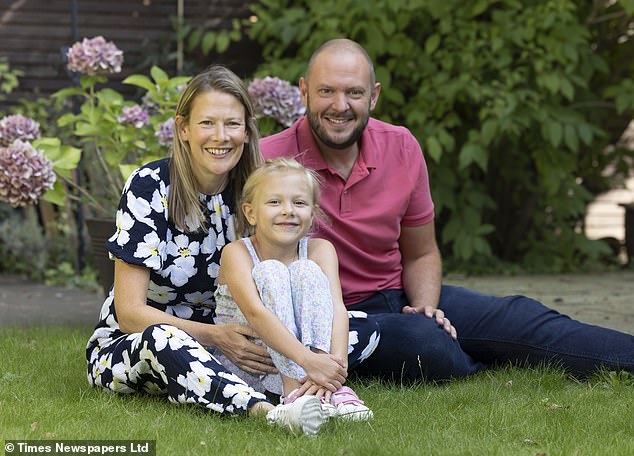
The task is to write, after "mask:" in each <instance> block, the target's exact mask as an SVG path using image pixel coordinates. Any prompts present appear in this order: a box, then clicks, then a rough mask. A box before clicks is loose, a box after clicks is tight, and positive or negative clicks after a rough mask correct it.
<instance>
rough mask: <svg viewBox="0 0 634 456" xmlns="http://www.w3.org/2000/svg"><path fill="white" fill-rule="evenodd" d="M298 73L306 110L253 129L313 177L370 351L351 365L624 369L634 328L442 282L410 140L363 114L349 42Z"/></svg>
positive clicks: (632, 367)
mask: <svg viewBox="0 0 634 456" xmlns="http://www.w3.org/2000/svg"><path fill="white" fill-rule="evenodd" d="M299 84H300V92H301V96H302V101H303V102H304V104H305V105H306V108H307V114H306V116H305V117H303V118H302V119H300V120H299V121H297V122H296V123H295V124H294V125H292V126H291V127H290V128H289V129H287V130H285V131H283V132H281V133H278V134H276V135H273V136H271V137H268V138H264V139H263V140H262V141H261V149H262V153H263V155H264V157H265V158H273V157H278V156H289V157H295V158H296V159H297V160H298V161H300V162H301V163H303V164H304V165H305V166H307V167H309V168H312V169H315V170H316V171H318V172H319V174H320V175H321V177H322V179H323V182H324V188H323V194H322V199H321V206H322V208H323V210H324V211H325V212H326V214H327V215H328V217H329V219H330V223H328V224H321V226H320V227H319V230H318V233H317V234H316V235H317V236H319V237H323V238H325V239H328V240H330V241H331V242H332V243H333V244H334V245H335V247H336V249H337V253H338V255H339V262H340V275H341V284H342V289H343V293H344V301H345V303H346V306H347V308H348V310H349V311H353V312H351V313H350V315H351V319H350V335H351V337H350V341H351V344H353V347H354V349H355V350H362V349H363V350H364V351H365V352H366V353H365V355H366V356H369V357H368V358H367V359H366V360H365V361H363V362H362V363H361V364H360V365H358V366H350V367H351V368H355V369H356V372H358V373H360V374H369V375H380V376H388V377H395V378H404V379H418V378H425V379H428V380H440V379H448V378H455V377H461V376H465V375H468V374H471V373H474V372H477V371H478V370H480V369H482V368H484V367H486V366H487V365H490V364H492V363H495V362H505V361H513V362H525V361H527V362H529V363H530V364H537V363H539V362H542V361H551V362H555V363H557V364H560V365H561V366H563V367H565V368H566V369H567V370H568V371H569V372H571V373H572V374H575V375H587V374H589V373H591V372H593V371H595V370H596V369H597V368H598V367H599V366H602V365H603V366H605V367H608V368H610V369H626V370H629V371H634V336H631V335H628V334H624V333H620V332H617V331H613V330H610V329H606V328H599V327H596V326H591V325H587V324H583V323H580V322H577V321H574V320H571V319H570V318H569V317H567V316H565V315H561V314H559V313H558V312H556V311H554V310H552V309H549V308H547V307H545V306H543V305H542V304H540V303H538V302H537V301H535V300H532V299H530V298H527V297H524V296H512V297H505V298H498V297H493V296H486V295H483V294H480V293H477V292H474V291H471V290H467V289H464V288H460V287H451V286H442V285H441V275H442V274H441V271H442V267H441V258H440V253H439V250H438V247H437V245H436V241H435V232H434V222H433V218H434V206H433V203H432V200H431V195H430V191H429V182H428V175H427V169H426V166H425V162H424V159H423V155H422V151H421V148H420V146H419V145H418V143H417V141H416V139H415V138H414V137H413V135H412V134H411V133H410V132H409V131H408V130H407V129H405V128H403V127H396V126H393V125H390V124H387V123H384V122H380V121H378V120H376V119H372V118H370V113H371V111H372V110H373V109H374V107H375V106H376V103H377V100H378V97H379V94H380V91H381V85H380V83H378V82H376V81H375V79H374V69H373V66H372V62H371V59H370V58H369V56H368V54H367V53H366V52H365V50H364V49H363V48H362V47H361V46H360V45H358V44H357V43H355V42H353V41H350V40H345V39H337V40H332V41H328V42H327V43H325V44H323V45H322V46H321V47H320V48H319V49H317V51H315V53H314V54H313V56H312V57H311V59H310V61H309V63H308V67H307V70H306V74H305V76H304V77H303V78H301V79H300V81H299ZM354 311H356V312H354ZM366 314H367V315H366ZM357 339H358V340H359V342H358V343H356V344H355V342H356V341H357ZM375 346H376V349H375V350H374V351H373V352H372V350H373V349H374V348H375ZM362 358H364V357H362Z"/></svg>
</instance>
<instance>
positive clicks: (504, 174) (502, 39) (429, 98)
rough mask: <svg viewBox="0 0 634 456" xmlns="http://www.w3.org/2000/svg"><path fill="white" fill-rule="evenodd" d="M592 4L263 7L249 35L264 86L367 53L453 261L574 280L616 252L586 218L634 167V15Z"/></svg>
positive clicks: (273, 3) (429, 1)
mask: <svg viewBox="0 0 634 456" xmlns="http://www.w3.org/2000/svg"><path fill="white" fill-rule="evenodd" d="M578 3H579V2H574V1H572V0H542V1H533V0H478V1H474V2H466V3H465V2H462V1H459V0H417V1H411V0H376V1H373V2H359V1H356V0H323V1H320V2H312V1H309V0H262V1H261V2H258V3H256V4H254V5H252V7H251V9H252V11H253V13H254V15H255V16H256V17H257V20H253V19H252V20H249V21H244V22H243V24H242V25H243V27H244V28H243V33H246V34H248V36H249V37H250V38H251V39H253V40H256V41H257V42H258V43H260V44H261V45H262V46H263V58H264V60H265V62H264V64H262V65H261V66H260V67H259V68H258V71H257V72H256V75H272V76H279V77H281V78H284V79H287V80H291V81H295V80H297V78H298V77H299V76H300V75H301V74H302V72H303V71H304V69H305V65H306V62H307V61H308V58H309V57H310V55H311V53H312V52H313V51H314V50H315V49H316V48H317V47H318V46H319V45H320V44H322V43H323V42H324V41H326V40H328V39H331V38H338V37H348V38H351V39H354V40H356V41H358V42H359V43H361V44H362V45H363V46H364V47H365V49H366V50H367V51H368V53H369V54H370V56H371V58H372V59H373V61H374V62H375V69H376V74H377V80H378V81H380V82H381V83H382V92H381V100H380V102H379V106H378V108H377V110H376V111H375V113H374V115H375V116H376V117H378V118H381V119H383V120H386V121H389V122H393V123H396V124H400V125H405V126H407V127H408V128H410V129H411V131H412V132H413V133H414V134H415V135H416V137H417V138H418V139H419V141H420V143H421V145H422V146H423V150H424V153H425V156H426V160H427V164H428V167H429V171H430V176H431V183H432V192H433V196H434V200H435V203H436V214H437V229H438V236H439V243H440V245H441V248H442V250H443V252H444V254H445V255H446V256H450V257H452V258H453V260H455V261H456V262H457V263H459V264H461V265H462V266H463V267H464V268H468V267H469V265H471V264H477V265H478V266H477V267H478V268H480V267H482V265H483V264H484V265H486V264H493V263H495V262H496V261H499V260H501V261H505V262H512V263H521V264H523V265H524V267H526V268H528V269H539V270H554V271H562V270H569V269H574V268H576V267H578V266H579V265H580V264H583V263H585V262H588V261H595V260H597V259H598V258H599V256H600V255H601V254H604V253H605V252H606V247H605V246H604V245H603V244H602V243H597V242H593V241H588V239H586V238H585V236H584V235H583V226H582V222H583V218H584V213H585V209H586V205H587V203H588V202H589V201H590V200H591V198H592V197H593V195H594V194H595V193H597V192H598V191H601V190H604V189H606V188H607V187H608V186H609V185H611V183H613V182H614V181H615V180H616V181H618V179H622V178H623V177H624V175H625V173H626V172H627V169H628V166H627V165H628V163H630V160H631V158H632V151H631V150H627V149H625V148H623V147H621V146H619V145H618V138H619V137H620V135H621V134H622V132H623V130H624V129H625V126H626V125H627V123H628V122H629V120H630V119H631V118H632V116H633V115H634V96H633V95H632V93H634V90H633V89H634V86H633V84H634V80H633V79H632V62H633V61H632V59H631V56H632V55H633V54H634V40H632V37H631V33H629V32H628V30H629V27H631V24H632V22H633V17H632V15H633V14H634V2H632V1H631V0H628V1H620V2H598V1H597V2H584V3H581V4H578ZM626 56H629V57H626ZM608 146H611V147H608ZM610 179H611V180H612V182H610Z"/></svg>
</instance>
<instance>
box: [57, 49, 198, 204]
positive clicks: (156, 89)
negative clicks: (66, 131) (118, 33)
mask: <svg viewBox="0 0 634 456" xmlns="http://www.w3.org/2000/svg"><path fill="white" fill-rule="evenodd" d="M67 57H68V68H69V69H71V70H72V71H76V72H79V73H81V77H80V86H79V87H71V88H67V89H63V90H60V91H59V92H57V93H56V94H54V97H56V98H57V99H59V100H70V99H71V98H72V97H78V98H80V99H81V100H82V104H81V108H80V110H79V112H78V113H76V114H74V113H69V114H66V115H63V116H61V117H60V118H59V119H58V122H57V123H58V125H59V126H60V127H62V128H71V129H72V133H73V135H74V136H75V137H77V138H78V139H79V146H80V148H81V151H82V155H83V156H84V157H85V158H86V160H84V161H83V163H85V165H84V168H86V172H85V174H86V176H84V179H83V183H82V184H81V186H79V187H78V186H77V185H76V180H74V179H65V182H66V183H67V184H68V185H70V186H71V187H75V188H76V189H77V190H79V191H80V192H81V193H82V194H83V195H84V196H85V198H86V199H87V201H88V203H89V205H90V207H91V208H92V209H93V212H94V214H93V215H98V216H111V215H112V214H114V213H115V209H116V204H117V202H118V200H119V197H120V194H121V189H122V188H123V184H124V182H125V179H126V178H127V177H128V175H129V174H130V173H131V172H132V171H133V170H134V169H135V168H137V167H138V166H140V165H142V164H144V163H147V162H149V161H152V160H156V159H158V158H161V157H164V156H166V155H168V154H169V152H170V146H171V140H172V138H173V133H172V132H171V130H170V128H173V117H174V110H175V107H176V102H177V100H178V96H179V94H180V90H181V89H182V87H183V86H184V84H186V83H187V81H188V80H189V79H190V78H189V77H175V78H171V79H170V78H169V77H168V75H167V74H166V73H165V72H164V71H163V70H161V69H160V68H158V67H153V68H152V69H151V72H150V73H151V78H150V77H147V76H145V75H133V76H129V77H128V78H126V79H124V81H123V83H124V84H132V85H135V86H137V87H140V88H141V89H143V90H144V91H145V93H144V95H143V103H142V104H141V105H140V104H138V103H135V102H132V101H129V100H126V99H125V98H124V97H123V95H121V94H120V93H118V92H117V91H115V90H113V89H111V88H108V87H105V88H102V86H103V84H105V83H106V82H107V81H108V79H107V75H108V74H113V73H117V72H119V71H121V64H122V62H123V53H122V52H121V51H120V50H119V49H118V48H117V47H116V46H115V45H114V44H113V43H111V42H107V41H106V40H105V39H104V38H103V37H96V38H92V39H87V38H86V39H84V40H83V41H81V42H78V43H75V44H74V45H73V46H72V47H71V48H70V49H69V51H68V54H67ZM60 190H61V193H59V194H57V195H55V198H54V199H56V200H58V201H63V200H64V197H65V193H64V192H63V189H60Z"/></svg>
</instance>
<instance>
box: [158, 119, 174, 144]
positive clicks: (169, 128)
mask: <svg viewBox="0 0 634 456" xmlns="http://www.w3.org/2000/svg"><path fill="white" fill-rule="evenodd" d="M154 136H156V137H157V138H158V143H159V144H160V145H161V146H169V147H172V146H173V144H174V118H173V117H170V118H169V119H167V120H166V121H165V122H163V123H161V124H159V126H158V129H157V130H156V132H155V133H154Z"/></svg>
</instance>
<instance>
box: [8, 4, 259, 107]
mask: <svg viewBox="0 0 634 456" xmlns="http://www.w3.org/2000/svg"><path fill="white" fill-rule="evenodd" d="M177 3H178V1H177V0H108V1H103V0H76V5H77V16H76V17H77V21H76V24H77V34H78V37H79V39H81V38H83V37H93V36H97V35H102V36H104V37H105V38H106V39H107V40H108V41H113V42H114V43H115V44H116V45H117V47H119V48H120V49H121V50H123V51H124V58H125V61H124V67H123V71H122V72H121V73H120V74H118V75H115V76H113V77H111V78H110V80H111V81H112V83H113V85H114V86H115V88H116V89H117V90H120V91H122V92H123V93H126V92H129V91H130V90H132V89H131V88H130V87H129V86H124V85H118V82H120V81H121V80H122V79H123V78H125V77H126V76H128V75H129V74H131V73H136V72H141V70H142V68H141V67H142V66H144V65H145V68H143V70H145V71H147V68H148V64H149V63H150V62H151V61H152V60H156V61H162V62H166V61H167V56H166V54H167V52H168V51H167V46H166V43H167V42H168V40H169V39H170V38H171V37H173V36H174V27H173V25H172V18H174V17H176V14H177ZM248 3H249V2H248V1H246V0H207V1H202V0H185V1H184V21H185V23H187V24H190V25H194V26H198V25H205V26H206V27H208V28H210V29H214V28H220V27H226V28H229V27H230V24H231V20H232V19H233V18H242V17H248V16H249V14H250V13H249V9H248ZM72 5H73V2H72V1H71V0H0V57H5V58H7V59H8V61H9V64H10V65H11V68H14V69H18V70H21V71H22V72H23V73H24V75H23V76H22V77H21V78H20V86H19V87H18V89H17V90H15V91H14V92H13V93H12V94H10V95H9V97H8V98H7V100H5V102H4V104H5V106H3V105H0V111H4V109H3V108H4V107H6V105H7V104H13V103H15V102H16V101H17V100H18V99H20V98H29V99H33V98H36V97H38V96H48V95H50V94H51V93H53V92H55V91H56V90H59V89H60V88H63V87H66V86H68V85H69V81H70V75H69V74H68V71H67V70H66V66H65V62H64V57H63V52H64V50H65V49H67V48H68V47H69V46H71V45H72V44H73V42H74V40H73V21H72V14H71V11H72ZM172 39H173V38H172ZM201 54H202V53H201ZM259 61H260V57H259V47H258V46H257V45H254V44H253V43H238V44H235V45H233V46H232V47H231V48H230V49H229V51H228V52H227V53H225V54H223V55H221V56H217V55H210V56H203V55H197V58H196V64H197V65H198V68H202V67H204V66H205V64H209V63H212V62H215V63H222V64H225V65H227V66H229V67H230V68H231V69H233V70H234V71H235V72H236V73H238V74H239V75H240V76H242V77H245V76H247V75H249V74H250V72H251V71H252V70H253V69H254V68H255V66H256V65H257V64H258V63H259ZM194 66H196V65H194ZM162 67H163V69H165V70H166V71H167V72H168V73H170V74H171V75H174V74H175V73H176V67H175V61H174V60H172V61H171V62H170V66H169V67H165V66H162Z"/></svg>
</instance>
